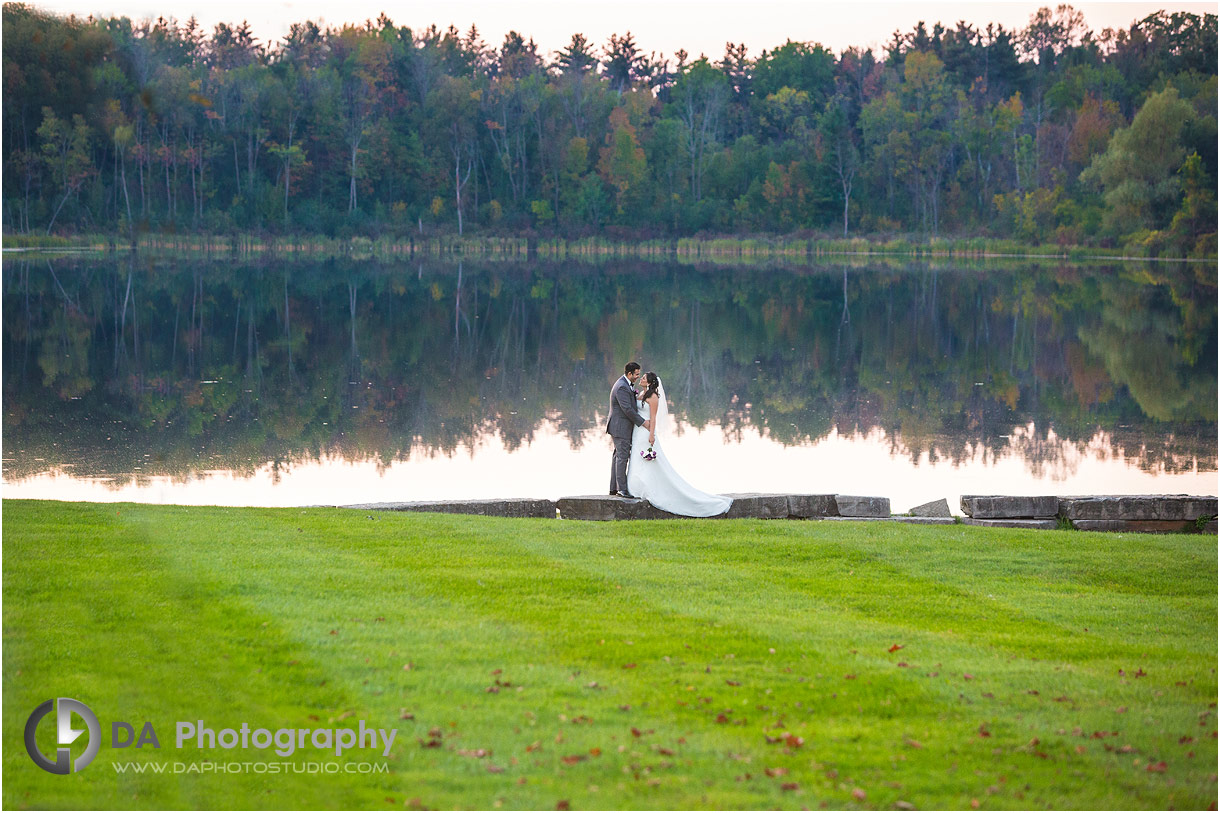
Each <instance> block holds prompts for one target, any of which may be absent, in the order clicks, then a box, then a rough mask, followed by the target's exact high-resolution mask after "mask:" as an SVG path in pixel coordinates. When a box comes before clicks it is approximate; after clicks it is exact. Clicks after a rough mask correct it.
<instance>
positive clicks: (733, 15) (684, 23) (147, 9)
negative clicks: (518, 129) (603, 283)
mask: <svg viewBox="0 0 1220 813" xmlns="http://www.w3.org/2000/svg"><path fill="white" fill-rule="evenodd" d="M1059 2H1060V0H1045V2H1041V3H1039V2H1005V3H929V2H917V1H913V2H876V1H875V0H854V1H853V2H849V3H845V2H838V3H811V2H796V1H795V0H733V1H732V2H727V1H726V0H652V2H641V1H640V0H617V1H616V2H606V0H567V2H556V1H555V0H518V1H517V2H503V1H501V2H494V0H445V1H443V2H442V1H441V0H416V2H411V3H402V2H394V1H393V0H389V1H387V0H346V2H343V3H335V2H319V0H271V2H254V3H251V2H249V0H244V1H243V0H207V2H203V0H33V2H32V3H31V4H32V5H34V6H37V7H39V8H42V9H45V10H47V11H53V12H56V13H58V14H64V15H67V14H75V15H77V16H81V17H84V16H88V15H90V14H95V15H101V16H127V17H131V18H132V19H133V20H135V19H141V18H145V17H157V16H166V17H170V16H172V17H176V18H177V19H178V20H180V21H185V20H186V19H187V18H188V17H190V16H191V15H194V16H195V17H196V18H198V20H199V21H200V23H202V24H203V25H204V26H205V27H206V28H207V29H208V30H209V31H210V30H211V29H212V27H213V26H214V25H215V24H216V23H218V22H226V23H239V22H241V21H242V20H247V21H249V23H250V25H251V27H252V28H253V30H254V32H255V34H256V36H257V37H258V38H259V40H260V41H261V42H267V41H272V40H278V39H279V38H280V37H282V36H284V35H285V34H286V33H287V32H288V26H289V24H290V23H294V22H303V21H305V20H313V21H315V22H319V23H325V24H329V25H336V26H337V25H341V24H343V23H346V22H351V23H362V22H363V21H364V20H366V19H374V20H375V19H376V18H377V17H378V15H379V14H380V13H381V12H382V11H384V12H386V14H387V15H388V16H389V17H390V19H391V20H393V21H394V23H395V24H396V25H407V26H410V27H411V28H412V29H423V28H426V27H427V26H428V25H429V24H431V23H436V24H437V25H438V26H439V27H441V28H442V29H443V28H446V27H447V26H448V25H449V24H450V23H453V24H455V25H456V26H457V27H458V28H459V29H461V30H462V31H466V30H467V29H468V28H469V27H470V25H471V23H474V24H476V25H478V27H479V31H480V32H481V34H482V36H483V39H484V41H486V42H487V43H488V44H490V45H493V46H499V45H500V43H502V42H503V41H504V35H505V34H506V33H507V32H508V31H510V30H516V31H518V32H520V33H521V34H523V35H524V36H525V37H526V38H527V39H528V38H531V37H532V38H533V39H534V41H535V42H536V43H537V44H538V46H539V50H540V51H541V52H543V53H544V54H546V55H548V56H549V55H550V54H551V53H552V52H554V51H556V50H558V49H560V48H562V47H564V46H565V45H567V43H568V41H569V40H570V38H571V35H572V34H574V33H582V34H584V35H585V37H586V38H588V39H589V40H590V41H591V42H592V43H594V44H595V45H597V46H599V47H600V46H603V45H605V43H606V41H607V40H608V39H609V38H610V35H611V34H615V33H617V34H624V33H626V32H627V31H630V32H631V33H632V34H633V35H634V36H635V41H636V44H637V45H638V46H639V47H640V49H641V50H642V51H644V52H645V53H648V52H652V51H656V52H657V53H659V54H665V55H667V56H672V55H673V53H674V52H675V51H677V50H678V49H680V48H685V49H686V50H687V51H688V52H689V53H690V54H691V55H692V57H697V56H698V55H699V54H700V53H706V54H707V55H708V56H709V57H713V58H718V57H720V56H722V55H723V54H724V46H725V43H726V42H729V41H732V42H734V43H742V42H744V43H745V44H746V46H747V48H748V49H749V53H750V56H752V57H756V56H757V55H758V53H759V52H760V51H762V50H763V49H768V50H770V49H772V48H774V47H775V46H776V45H782V44H783V43H784V42H785V41H786V40H788V39H792V40H796V41H804V42H818V43H821V44H822V45H824V46H825V47H827V48H829V49H830V50H832V51H834V52H835V53H840V52H841V51H842V50H843V49H844V48H846V47H848V46H852V45H855V46H868V47H871V48H873V49H877V50H879V49H880V48H881V47H882V46H883V45H884V44H885V43H886V42H888V41H889V39H890V36H891V35H892V34H893V32H894V31H895V30H896V29H898V30H902V31H904V32H906V31H909V30H911V28H913V27H914V25H915V24H916V23H917V22H919V21H920V20H923V21H925V22H926V23H927V24H928V27H929V28H931V26H932V24H933V23H935V22H937V21H940V22H942V23H944V24H945V25H946V27H953V26H954V25H955V24H956V23H957V21H958V20H965V21H966V22H968V23H971V24H974V25H975V26H976V27H979V28H983V27H985V26H986V24H987V23H989V22H995V23H1001V24H1003V25H1004V27H1005V28H1008V29H1019V28H1023V27H1024V26H1025V25H1026V24H1028V22H1029V18H1030V15H1032V14H1033V13H1034V12H1035V11H1036V10H1037V9H1038V7H1039V6H1044V5H1045V6H1050V7H1052V8H1054V7H1055V6H1057V5H1058V4H1059ZM1072 5H1073V6H1074V7H1075V8H1076V9H1077V10H1078V11H1080V12H1082V13H1083V14H1084V17H1085V22H1086V23H1087V24H1088V26H1089V27H1090V28H1091V29H1092V30H1093V31H1095V32H1098V33H1100V32H1101V31H1102V30H1103V29H1105V28H1120V27H1121V28H1125V27H1127V26H1129V25H1130V24H1131V23H1132V21H1134V20H1137V19H1140V18H1143V17H1145V16H1147V15H1148V14H1151V13H1153V12H1155V11H1158V10H1160V9H1165V10H1167V11H1189V12H1192V13H1194V14H1204V13H1211V14H1215V13H1216V11H1217V4H1216V3H1147V2H1122V3H1089V2H1082V3H1073V4H1072Z"/></svg>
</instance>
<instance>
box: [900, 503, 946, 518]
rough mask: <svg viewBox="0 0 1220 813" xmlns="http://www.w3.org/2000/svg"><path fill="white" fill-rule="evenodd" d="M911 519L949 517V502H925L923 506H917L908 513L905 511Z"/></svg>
mask: <svg viewBox="0 0 1220 813" xmlns="http://www.w3.org/2000/svg"><path fill="white" fill-rule="evenodd" d="M907 513H908V514H910V515H911V516H913V517H951V516H953V512H952V511H950V510H949V501H948V500H946V499H939V500H935V501H933V502H926V503H924V504H923V505H917V506H915V507H914V508H912V509H911V510H910V511H907Z"/></svg>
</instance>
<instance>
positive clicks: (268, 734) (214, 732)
mask: <svg viewBox="0 0 1220 813" xmlns="http://www.w3.org/2000/svg"><path fill="white" fill-rule="evenodd" d="M52 712H55V715H54V720H55V730H56V742H57V745H58V750H57V751H56V753H55V759H54V760H51V759H49V758H48V757H46V756H45V755H44V754H43V753H42V752H41V751H40V750H39V748H38V744H37V741H36V735H37V730H38V727H39V723H40V722H41V721H42V720H43V718H46V717H50V716H52ZM73 715H75V717H76V718H79V719H80V720H82V721H83V722H84V724H85V725H84V728H80V729H77V728H75V727H74V722H75V719H74V717H73ZM102 729H103V726H102V725H101V724H99V721H98V719H97V716H96V715H95V714H94V713H93V711H92V710H91V709H90V708H89V707H88V706H86V705H85V704H84V703H82V702H80V701H79V700H74V699H72V698H68V697H61V698H59V702H58V703H55V702H54V701H52V700H47V701H46V702H44V703H42V704H40V705H39V706H38V708H36V709H35V710H34V711H33V713H32V714H30V717H29V719H28V720H27V721H26V727H25V744H26V750H27V751H28V752H29V755H30V759H32V760H33V761H34V763H35V764H36V765H38V766H39V767H40V768H42V769H43V770H45V771H48V772H49V773H58V774H67V773H71V772H74V771H80V770H83V769H84V768H85V767H86V766H87V765H88V764H89V763H90V762H92V761H93V758H94V757H95V756H97V753H98V750H99V749H100V748H101V746H102V745H103V742H102ZM82 734H87V737H88V739H87V748H85V750H84V753H83V754H81V756H79V757H77V759H76V760H73V759H72V749H71V746H72V745H73V744H77V746H78V748H79V745H80V744H84V743H85V740H81V739H80V736H81V735H82ZM397 736H398V729H396V728H389V729H386V728H370V727H369V726H368V725H367V724H366V723H365V721H364V720H360V721H358V725H357V728H354V729H353V728H276V729H270V728H256V727H252V726H251V725H250V724H249V723H247V722H242V723H239V724H237V725H230V726H215V725H210V724H208V723H207V722H205V721H204V720H195V721H179V722H177V723H175V724H174V735H173V743H174V747H175V748H177V749H179V750H181V749H184V748H192V747H194V748H196V749H199V750H211V749H216V748H220V749H224V750H235V749H240V750H243V751H250V750H254V751H273V752H274V753H275V754H276V755H277V756H280V757H290V756H292V755H293V754H294V753H296V752H297V751H298V750H300V749H305V748H314V749H320V750H326V751H333V752H334V754H335V756H342V755H343V753H344V752H345V751H351V750H371V751H373V752H380V754H381V756H382V757H388V756H389V755H390V749H391V748H392V747H393V745H394V738H395V737H397ZM110 747H111V748H116V749H118V748H123V749H126V748H156V749H160V748H161V737H160V736H159V735H158V734H157V730H156V727H155V726H153V724H152V723H151V722H145V723H143V724H142V725H139V726H138V727H137V725H133V724H131V723H129V722H126V721H123V720H116V721H114V722H112V723H110Z"/></svg>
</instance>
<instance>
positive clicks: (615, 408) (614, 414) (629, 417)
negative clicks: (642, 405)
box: [606, 375, 644, 440]
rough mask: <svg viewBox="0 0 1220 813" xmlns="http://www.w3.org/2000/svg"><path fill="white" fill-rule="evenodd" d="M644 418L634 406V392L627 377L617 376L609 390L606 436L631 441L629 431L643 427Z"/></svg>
mask: <svg viewBox="0 0 1220 813" xmlns="http://www.w3.org/2000/svg"><path fill="white" fill-rule="evenodd" d="M643 425H644V418H643V416H642V415H640V410H639V409H638V408H637V407H636V405H635V390H633V389H632V388H631V382H630V381H628V380H627V376H625V375H622V376H619V379H618V381H616V382H614V388H613V389H611V390H610V418H609V420H607V421H606V434H608V435H610V437H612V438H624V439H627V440H630V439H631V430H632V429H633V428H635V427H636V426H643Z"/></svg>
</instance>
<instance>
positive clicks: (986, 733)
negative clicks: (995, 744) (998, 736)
mask: <svg viewBox="0 0 1220 813" xmlns="http://www.w3.org/2000/svg"><path fill="white" fill-rule="evenodd" d="M979 736H980V737H990V736H991V732H990V731H988V730H987V724H986V723H983V724H981V725H980V726H979Z"/></svg>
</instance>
